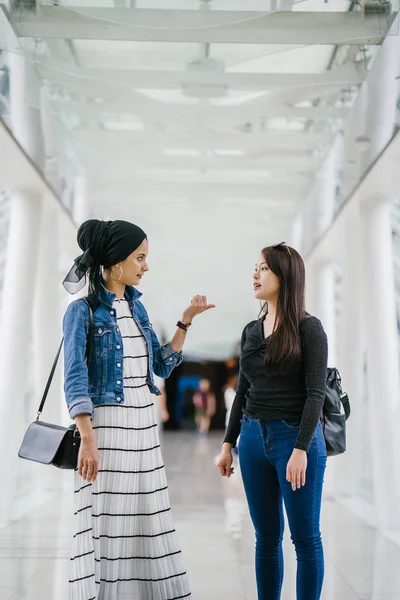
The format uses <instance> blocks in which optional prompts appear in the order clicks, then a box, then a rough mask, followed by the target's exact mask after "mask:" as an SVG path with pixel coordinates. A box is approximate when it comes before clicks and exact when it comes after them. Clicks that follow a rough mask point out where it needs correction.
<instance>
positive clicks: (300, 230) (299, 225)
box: [289, 212, 304, 255]
mask: <svg viewBox="0 0 400 600" xmlns="http://www.w3.org/2000/svg"><path fill="white" fill-rule="evenodd" d="M289 244H290V245H291V246H292V248H295V249H296V250H297V252H299V253H300V254H301V255H303V254H304V214H303V212H301V213H299V214H298V215H297V217H296V219H295V221H294V223H293V229H292V235H291V238H290V239H289Z"/></svg>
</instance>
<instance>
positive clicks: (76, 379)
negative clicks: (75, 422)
mask: <svg viewBox="0 0 400 600" xmlns="http://www.w3.org/2000/svg"><path fill="white" fill-rule="evenodd" d="M87 319H88V314H87V308H86V305H85V304H84V303H83V302H79V301H76V302H72V303H71V304H70V305H69V306H68V308H67V312H66V313H65V316H64V320H63V330H64V391H65V399H66V401H67V406H68V410H69V414H70V416H71V418H74V417H75V416H76V415H83V414H89V415H92V414H93V404H92V401H91V399H90V396H89V375H88V368H87V364H86V341H87V327H86V320H87Z"/></svg>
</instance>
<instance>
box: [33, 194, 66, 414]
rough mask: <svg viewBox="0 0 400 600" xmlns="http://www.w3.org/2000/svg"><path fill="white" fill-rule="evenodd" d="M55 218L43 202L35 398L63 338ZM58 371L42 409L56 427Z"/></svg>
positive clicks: (51, 206)
mask: <svg viewBox="0 0 400 600" xmlns="http://www.w3.org/2000/svg"><path fill="white" fill-rule="evenodd" d="M58 218H59V209H58V207H57V206H55V205H54V204H53V202H52V201H51V200H49V199H48V198H44V201H43V212H42V219H41V223H40V230H39V253H38V261H37V274H36V288H35V294H34V298H33V300H34V301H33V311H34V315H35V318H34V323H33V335H34V347H35V384H36V385H35V389H36V390H37V394H38V397H39V395H40V394H41V392H42V390H43V389H44V387H45V384H46V381H47V378H48V375H49V372H50V368H51V365H52V363H53V360H54V356H55V354H56V350H57V348H58V346H59V344H60V341H61V338H62V327H61V314H60V313H61V307H60V304H61V303H60V292H61V277H60V274H59V271H58V256H59V247H58V236H57V234H58ZM59 382H60V376H59V370H57V371H56V374H55V378H54V385H53V388H52V390H51V392H50V397H49V400H48V402H47V403H46V407H45V411H46V412H45V417H44V420H45V421H49V422H55V423H59V422H60V418H61V414H60V393H59Z"/></svg>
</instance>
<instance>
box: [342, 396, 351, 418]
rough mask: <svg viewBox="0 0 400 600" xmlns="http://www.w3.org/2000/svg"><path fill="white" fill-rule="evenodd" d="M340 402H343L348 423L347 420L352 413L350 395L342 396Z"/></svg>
mask: <svg viewBox="0 0 400 600" xmlns="http://www.w3.org/2000/svg"><path fill="white" fill-rule="evenodd" d="M340 401H341V403H342V405H343V409H344V414H345V415H346V421H347V419H348V418H349V416H350V412H351V410H350V401H349V397H348V395H347V394H346V393H344V394H342V395H341V396H340Z"/></svg>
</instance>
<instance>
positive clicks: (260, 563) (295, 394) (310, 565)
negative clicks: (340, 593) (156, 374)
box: [218, 243, 328, 600]
mask: <svg viewBox="0 0 400 600" xmlns="http://www.w3.org/2000/svg"><path fill="white" fill-rule="evenodd" d="M253 285H254V295H255V297H256V298H257V299H259V300H263V301H264V302H265V304H264V308H263V311H262V316H261V318H259V319H257V320H256V321H251V322H250V323H249V324H248V325H246V327H245V328H244V331H243V334H242V341H241V356H240V374H239V384H238V389H237V393H236V397H235V400H234V403H233V407H232V412H231V417H230V420H229V424H228V427H227V431H226V435H225V439H224V444H223V449H222V452H221V455H220V457H219V460H218V468H219V470H220V473H221V475H222V476H225V477H230V476H231V475H232V473H233V468H232V448H233V447H234V446H235V444H236V440H237V438H238V436H239V433H240V444H239V460H240V468H241V473H242V477H243V483H244V487H245V491H246V497H247V502H248V505H249V510H250V516H251V518H252V521H253V525H254V528H255V533H256V557H255V563H256V578H257V588H258V600H279V598H280V597H281V589H282V582H283V552H282V539H283V529H284V516H283V505H284V506H285V509H286V514H287V517H288V522H289V527H290V531H291V537H292V541H293V543H294V546H295V549H296V554H297V599H298V600H318V599H319V598H320V596H321V589H322V583H323V577H324V556H323V548H322V541H321V533H320V511H321V498H322V484H323V478H324V471H325V466H326V448H325V442H324V438H323V435H322V430H321V426H320V416H321V410H322V405H323V401H324V397H325V389H326V388H325V386H326V368H327V354H328V349H327V339H326V334H325V332H324V329H323V327H322V325H321V323H320V321H319V320H318V319H317V318H315V317H312V316H310V315H308V314H307V313H306V312H305V308H304V287H305V269H304V263H303V260H302V258H301V256H300V255H299V253H298V252H296V250H294V249H293V248H291V247H289V246H287V245H286V244H285V243H281V244H277V245H275V246H268V247H267V248H264V249H263V250H262V252H261V256H260V259H259V261H258V263H257V265H256V270H255V273H254V276H253Z"/></svg>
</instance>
